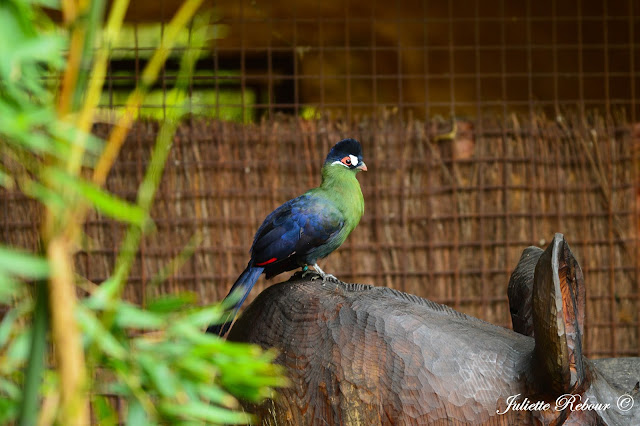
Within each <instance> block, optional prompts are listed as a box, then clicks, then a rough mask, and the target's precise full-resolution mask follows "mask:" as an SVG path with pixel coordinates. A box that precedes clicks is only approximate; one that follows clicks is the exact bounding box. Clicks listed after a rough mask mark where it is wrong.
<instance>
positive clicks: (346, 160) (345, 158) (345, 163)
mask: <svg viewBox="0 0 640 426" xmlns="http://www.w3.org/2000/svg"><path fill="white" fill-rule="evenodd" d="M340 162H341V163H342V164H344V165H345V166H350V165H351V158H350V157H349V156H346V157H344V158H343V159H342V160H340Z"/></svg>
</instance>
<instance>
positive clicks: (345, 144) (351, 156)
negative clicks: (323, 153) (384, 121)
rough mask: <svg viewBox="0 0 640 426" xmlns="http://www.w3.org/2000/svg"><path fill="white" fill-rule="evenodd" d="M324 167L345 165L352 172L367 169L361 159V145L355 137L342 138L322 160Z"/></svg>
mask: <svg viewBox="0 0 640 426" xmlns="http://www.w3.org/2000/svg"><path fill="white" fill-rule="evenodd" d="M324 165H325V167H326V166H331V167H346V168H347V169H349V170H353V171H354V172H359V171H361V170H362V171H365V172H366V171H367V165H366V164H365V163H364V161H363V160H362V147H361V146H360V142H358V141H357V140H355V139H343V140H341V141H340V142H338V143H337V144H335V146H334V147H333V148H331V151H329V155H327V159H326V160H325V162H324Z"/></svg>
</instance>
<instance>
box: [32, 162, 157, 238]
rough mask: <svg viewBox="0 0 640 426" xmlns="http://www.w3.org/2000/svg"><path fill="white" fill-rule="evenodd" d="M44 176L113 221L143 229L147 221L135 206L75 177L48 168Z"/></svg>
mask: <svg viewBox="0 0 640 426" xmlns="http://www.w3.org/2000/svg"><path fill="white" fill-rule="evenodd" d="M45 176H47V177H49V178H50V179H51V180H52V181H54V182H56V183H57V184H58V185H60V186H61V187H66V188H69V189H70V190H72V191H73V192H75V193H76V194H78V195H80V196H82V197H83V198H85V199H86V200H88V201H89V202H91V204H92V205H93V207H95V209H96V210H98V211H99V212H100V213H103V214H105V215H107V216H109V217H111V218H113V219H116V220H120V221H123V222H127V223H131V224H133V225H137V226H139V227H141V228H142V227H144V226H145V225H146V223H147V221H148V216H147V213H146V212H145V211H144V210H143V209H142V208H140V207H139V206H137V205H135V204H131V203H128V202H126V201H124V200H122V199H120V198H118V197H116V196H115V195H113V194H111V193H110V192H108V191H105V190H104V189H102V188H100V187H98V186H97V185H95V184H94V183H92V182H88V181H86V180H84V179H82V178H79V177H77V176H75V177H74V176H70V175H68V174H67V173H65V172H63V171H61V170H58V169H56V168H52V167H49V168H47V169H46V170H45Z"/></svg>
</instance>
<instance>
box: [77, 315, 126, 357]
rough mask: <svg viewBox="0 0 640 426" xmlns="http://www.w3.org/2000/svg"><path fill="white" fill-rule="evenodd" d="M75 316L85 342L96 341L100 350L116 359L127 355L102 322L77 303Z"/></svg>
mask: <svg viewBox="0 0 640 426" xmlns="http://www.w3.org/2000/svg"><path fill="white" fill-rule="evenodd" d="M75 316H76V320H77V321H78V324H79V325H80V328H81V329H82V331H83V332H84V336H85V338H86V339H87V340H88V342H87V343H91V342H95V343H97V344H98V346H99V347H100V349H102V351H104V352H105V353H106V354H107V355H109V356H111V357H113V358H116V359H120V360H122V359H124V358H125V357H126V356H127V351H126V350H125V348H124V347H123V346H122V345H121V344H120V342H118V340H117V339H116V338H115V337H114V336H113V335H112V334H111V333H109V331H108V330H107V329H105V328H104V326H103V325H102V323H101V322H100V321H99V320H98V319H97V318H96V317H95V315H94V314H93V313H92V312H91V311H89V310H88V309H86V308H85V307H84V306H82V305H78V307H77V309H76V312H75Z"/></svg>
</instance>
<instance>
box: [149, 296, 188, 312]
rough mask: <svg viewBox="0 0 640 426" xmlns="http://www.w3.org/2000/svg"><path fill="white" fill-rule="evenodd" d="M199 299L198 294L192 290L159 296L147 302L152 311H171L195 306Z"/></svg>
mask: <svg viewBox="0 0 640 426" xmlns="http://www.w3.org/2000/svg"><path fill="white" fill-rule="evenodd" d="M197 301H198V295H197V294H196V293H194V292H192V291H184V292H181V293H179V294H168V295H162V296H158V297H156V298H155V299H153V300H151V301H149V302H148V303H147V309H148V310H149V311H151V312H157V313H169V312H176V311H179V310H181V309H184V308H185V307H187V306H193V305H194V304H195V303H196V302H197Z"/></svg>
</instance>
